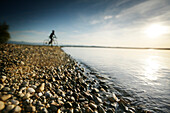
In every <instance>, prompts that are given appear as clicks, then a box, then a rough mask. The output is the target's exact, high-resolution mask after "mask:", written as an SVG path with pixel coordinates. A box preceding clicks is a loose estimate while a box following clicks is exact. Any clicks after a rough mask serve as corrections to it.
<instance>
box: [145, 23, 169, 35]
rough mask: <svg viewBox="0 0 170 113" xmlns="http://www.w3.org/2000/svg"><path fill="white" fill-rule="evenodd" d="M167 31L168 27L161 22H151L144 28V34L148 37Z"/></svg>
mask: <svg viewBox="0 0 170 113" xmlns="http://www.w3.org/2000/svg"><path fill="white" fill-rule="evenodd" d="M167 32H168V27H167V26H163V25H161V24H152V25H150V26H149V27H147V28H146V30H145V34H146V35H147V36H148V37H150V38H157V37H160V36H162V35H164V34H166V33H167Z"/></svg>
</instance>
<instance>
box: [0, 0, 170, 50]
mask: <svg viewBox="0 0 170 113" xmlns="http://www.w3.org/2000/svg"><path fill="white" fill-rule="evenodd" d="M0 15H1V16H0V22H1V23H2V22H4V21H5V22H6V23H7V24H9V26H10V29H9V32H10V34H11V39H10V40H11V41H26V42H39V43H42V42H43V40H45V39H48V36H49V35H50V33H51V31H52V30H55V34H56V36H57V37H58V42H59V44H71V45H100V46H114V47H115V46H116V47H117V46H119V47H122V46H126V47H168V48H169V47H170V0H1V1H0Z"/></svg>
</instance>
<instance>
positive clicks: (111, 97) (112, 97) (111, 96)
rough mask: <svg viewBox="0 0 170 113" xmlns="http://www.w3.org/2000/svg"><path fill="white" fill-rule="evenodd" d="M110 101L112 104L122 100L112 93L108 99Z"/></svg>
mask: <svg viewBox="0 0 170 113" xmlns="http://www.w3.org/2000/svg"><path fill="white" fill-rule="evenodd" d="M108 99H109V100H110V102H118V101H120V100H119V99H118V98H117V97H116V95H115V94H114V93H112V94H111V95H110V97H108Z"/></svg>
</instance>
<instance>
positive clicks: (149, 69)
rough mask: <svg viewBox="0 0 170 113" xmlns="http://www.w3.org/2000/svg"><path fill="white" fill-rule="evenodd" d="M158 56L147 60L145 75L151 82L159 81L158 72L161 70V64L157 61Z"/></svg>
mask: <svg viewBox="0 0 170 113" xmlns="http://www.w3.org/2000/svg"><path fill="white" fill-rule="evenodd" d="M156 58H157V56H151V57H149V58H147V59H146V62H145V63H146V65H145V68H144V75H145V77H146V78H147V79H149V80H157V79H158V74H157V73H158V70H159V68H160V66H159V63H158V61H157V59H156Z"/></svg>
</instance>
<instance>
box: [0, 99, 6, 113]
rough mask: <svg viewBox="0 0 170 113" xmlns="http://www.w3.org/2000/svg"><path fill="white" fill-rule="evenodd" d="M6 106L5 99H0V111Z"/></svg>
mask: <svg viewBox="0 0 170 113" xmlns="http://www.w3.org/2000/svg"><path fill="white" fill-rule="evenodd" d="M4 108H5V104H4V102H3V101H0V111H1V110H3V109H4Z"/></svg>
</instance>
